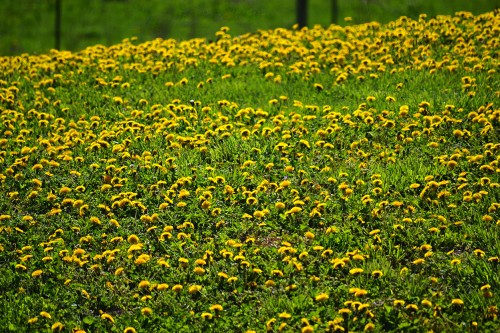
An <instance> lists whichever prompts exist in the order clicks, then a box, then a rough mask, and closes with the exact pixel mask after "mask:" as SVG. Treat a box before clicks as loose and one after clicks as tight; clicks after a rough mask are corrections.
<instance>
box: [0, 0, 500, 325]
mask: <svg viewBox="0 0 500 333" xmlns="http://www.w3.org/2000/svg"><path fill="white" fill-rule="evenodd" d="M116 5H118V4H116ZM499 27H500V12H489V13H485V14H482V15H473V14H471V13H468V12H459V13H457V14H456V15H455V16H437V17H435V18H432V17H428V16H426V15H420V16H418V17H416V18H415V19H411V18H408V17H402V18H399V19H397V20H396V21H393V22H390V23H388V24H386V25H383V24H380V23H376V22H371V23H368V24H362V25H356V26H346V27H341V26H330V27H329V28H322V27H320V26H315V27H313V28H304V29H300V30H299V29H286V28H278V29H274V30H259V31H257V32H255V33H246V34H240V33H237V35H236V36H234V35H232V31H231V30H230V29H229V28H227V27H222V28H220V29H219V30H217V31H216V33H215V35H214V36H213V38H212V39H213V41H212V42H211V41H207V40H206V39H202V38H198V39H187V40H181V41H177V40H175V39H166V40H163V39H154V40H150V41H146V42H141V41H138V40H137V39H135V38H129V39H126V40H124V41H123V42H122V43H118V44H115V45H112V46H110V47H105V46H102V45H96V46H93V47H89V48H86V49H84V50H83V51H80V52H69V51H57V50H53V51H50V52H49V53H47V54H42V55H28V54H24V55H21V56H13V57H0V67H1V68H0V115H1V124H2V125H1V129H0V131H1V133H2V134H1V138H0V198H2V199H1V200H0V290H1V292H0V311H1V313H2V316H1V317H0V327H1V328H2V329H3V330H4V331H12V332H73V333H76V332H78V333H83V332H89V333H90V332H124V333H133V332H161V331H164V332H211V331H213V332H301V333H310V332H323V331H330V332H363V331H366V332H369V331H374V332H401V331H405V332H429V331H434V332H498V330H499V329H500V322H499V319H498V304H500V296H499V295H500V277H499V275H498V270H499V265H500V259H499V257H500V242H499V239H500V237H499V234H500V233H499V228H500V191H499V187H500V177H499V173H500V167H499V162H500V143H499V133H498V128H499V122H500V109H499V107H498V105H499V102H500V98H499V97H500V80H499V79H498V65H499V59H498V53H499V51H500V43H499V38H498V36H499V32H500V28H499Z"/></svg>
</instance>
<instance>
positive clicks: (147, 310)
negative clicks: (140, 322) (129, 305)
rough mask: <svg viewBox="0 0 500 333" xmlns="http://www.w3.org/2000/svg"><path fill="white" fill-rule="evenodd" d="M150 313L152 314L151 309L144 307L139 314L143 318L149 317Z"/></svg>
mask: <svg viewBox="0 0 500 333" xmlns="http://www.w3.org/2000/svg"><path fill="white" fill-rule="evenodd" d="M152 313H153V310H152V309H151V308H148V307H146V308H142V309H141V314H142V315H143V316H150V315H151V314H152Z"/></svg>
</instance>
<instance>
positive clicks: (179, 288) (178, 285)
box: [172, 284, 184, 293]
mask: <svg viewBox="0 0 500 333" xmlns="http://www.w3.org/2000/svg"><path fill="white" fill-rule="evenodd" d="M183 288H184V287H183V286H182V285H180V284H176V285H175V286H173V287H172V291H173V292H176V293H180V292H181V291H182V289H183Z"/></svg>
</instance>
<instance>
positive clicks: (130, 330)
mask: <svg viewBox="0 0 500 333" xmlns="http://www.w3.org/2000/svg"><path fill="white" fill-rule="evenodd" d="M123 333H137V331H136V330H135V328H133V327H130V326H129V327H126V328H125V329H124V330H123Z"/></svg>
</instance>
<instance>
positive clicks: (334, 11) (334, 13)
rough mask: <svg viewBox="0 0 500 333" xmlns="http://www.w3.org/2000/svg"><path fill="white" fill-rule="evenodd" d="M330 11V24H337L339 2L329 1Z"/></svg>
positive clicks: (336, 0) (335, 0)
mask: <svg viewBox="0 0 500 333" xmlns="http://www.w3.org/2000/svg"><path fill="white" fill-rule="evenodd" d="M331 3H332V4H331V10H332V23H334V24H338V23H339V1H338V0H331Z"/></svg>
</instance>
